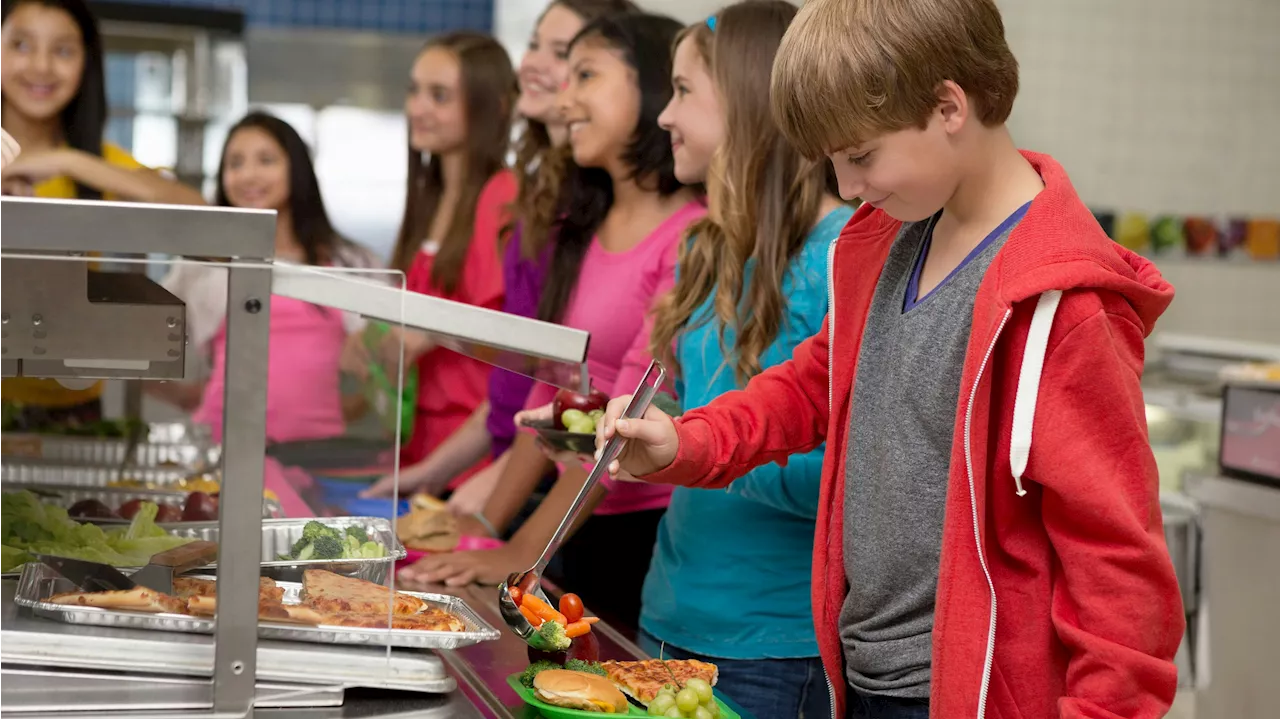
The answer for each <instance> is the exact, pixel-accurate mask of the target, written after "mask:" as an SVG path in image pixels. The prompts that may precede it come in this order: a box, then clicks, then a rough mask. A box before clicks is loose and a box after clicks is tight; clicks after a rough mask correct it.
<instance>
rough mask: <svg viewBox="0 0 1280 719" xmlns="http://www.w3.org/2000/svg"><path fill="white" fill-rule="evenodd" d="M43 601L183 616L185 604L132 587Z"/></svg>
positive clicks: (53, 597) (71, 594)
mask: <svg viewBox="0 0 1280 719" xmlns="http://www.w3.org/2000/svg"><path fill="white" fill-rule="evenodd" d="M44 601H46V602H49V603H50V604H62V605H70V606H80V607H97V608H98V609H116V610H121V611H127V612H147V613H150V614H161V613H169V614H185V613H186V608H187V607H186V603H185V602H183V601H182V600H181V599H179V598H177V597H171V596H169V595H168V594H161V593H160V592H157V591H156V590H154V589H148V588H146V587H134V588H133V589H119V590H115V591H110V592H63V593H61V594H55V595H53V596H51V597H49V598H47V599H45V600H44Z"/></svg>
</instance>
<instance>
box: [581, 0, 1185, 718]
mask: <svg viewBox="0 0 1280 719" xmlns="http://www.w3.org/2000/svg"><path fill="white" fill-rule="evenodd" d="M1017 88H1018V75H1017V62H1016V61H1015V60H1014V58H1013V55H1012V54H1011V53H1010V51H1009V48H1008V45H1007V44H1006V42H1005V38H1004V26H1003V23H1002V21H1001V19H1000V14H999V11H998V10H997V9H996V7H995V5H994V3H993V2H991V0H936V1H934V2H919V1H918V0H811V1H810V2H808V3H806V4H805V5H804V8H803V9H802V10H801V11H800V13H799V15H797V17H796V19H795V21H794V23H793V24H792V26H791V28H790V30H788V32H787V35H786V37H785V38H784V40H783V42H782V47H781V49H780V50H779V52H778V57H777V61H776V63H775V65H774V70H773V83H772V102H773V108H774V114H775V117H776V119H777V121H778V124H779V125H780V127H781V128H782V129H783V132H784V133H786V134H787V136H788V138H789V139H790V140H791V141H792V142H793V143H795V145H796V146H797V147H798V148H800V149H801V151H802V152H805V153H806V154H807V155H809V156H811V157H814V158H817V157H820V156H822V155H826V156H827V157H828V158H829V159H830V161H831V162H832V164H833V165H834V166H835V170H836V174H837V176H838V179H839V181H840V191H841V194H842V195H843V196H844V197H846V198H852V197H860V198H862V199H863V200H864V201H865V202H866V204H865V205H864V206H863V207H862V208H861V209H860V210H859V211H858V212H857V213H856V214H855V216H854V217H853V219H852V220H851V221H850V222H849V224H848V225H847V226H846V227H845V229H844V231H843V232H842V233H841V235H840V237H839V238H838V239H837V240H836V242H835V243H834V244H833V245H832V247H831V258H830V262H831V268H830V277H831V278H832V282H831V298H830V306H831V310H830V313H829V314H828V317H827V326H826V327H825V331H824V332H822V333H821V334H819V335H817V336H815V337H813V338H811V339H809V340H808V341H807V342H805V343H804V344H802V345H801V346H800V347H798V348H797V349H796V352H795V355H794V356H793V358H792V360H791V361H790V362H788V363H786V364H784V365H780V366H778V367H775V368H774V369H772V370H770V371H768V372H765V373H763V374H761V375H760V376H758V377H757V378H756V379H755V380H753V381H752V382H751V383H750V384H749V385H748V386H747V388H746V390H744V391H741V392H735V393H731V394H728V395H724V396H722V397H721V398H720V399H718V400H717V401H715V402H713V403H711V404H710V405H709V406H707V407H704V408H702V409H699V410H696V411H692V412H689V413H688V414H685V415H684V416H683V417H681V418H679V419H678V420H675V421H673V420H671V419H670V418H669V417H667V416H666V415H664V414H662V413H661V412H660V411H658V410H656V409H650V410H649V411H648V412H647V413H646V415H645V417H644V418H643V419H641V420H631V421H626V420H623V421H616V424H615V420H616V419H617V417H618V416H619V415H620V414H621V411H622V409H623V408H624V407H625V404H626V402H627V399H628V398H622V399H618V400H615V401H614V402H612V403H611V404H610V408H609V412H608V415H607V417H606V421H605V422H604V423H603V424H602V428H601V433H602V436H601V440H603V439H605V438H607V437H608V436H611V435H612V434H613V433H614V432H615V431H616V432H617V433H618V434H621V435H622V436H624V437H627V438H628V439H629V440H630V441H629V442H628V444H627V447H626V449H625V451H624V453H623V455H622V456H621V458H620V460H619V461H618V462H617V463H615V464H614V465H613V466H612V467H611V468H610V469H611V471H614V472H615V474H619V473H620V474H624V475H625V474H631V475H633V476H635V477H640V478H642V479H643V480H645V481H649V482H659V483H668V484H680V485H684V486H691V487H723V486H725V485H727V484H728V483H730V482H732V481H733V480H734V479H735V478H736V477H738V476H740V475H742V474H744V473H746V472H747V471H748V470H750V469H751V468H752V467H754V466H757V465H760V464H763V463H766V462H785V461H786V458H787V457H788V456H789V455H791V454H794V453H798V452H807V451H809V450H811V449H813V448H815V447H817V446H818V445H819V444H821V443H822V442H823V441H825V442H826V452H827V455H826V461H825V464H824V467H823V473H824V478H823V479H824V481H823V485H822V487H823V488H822V493H821V499H820V505H819V506H820V508H819V512H820V514H819V516H818V525H817V533H816V535H815V537H816V539H815V543H814V562H813V567H814V576H813V613H814V619H815V622H816V625H817V630H818V642H819V645H820V647H821V650H822V657H823V662H824V665H825V667H826V672H827V678H828V679H829V681H830V682H831V685H832V692H833V695H834V696H833V699H834V706H835V707H836V711H835V716H836V717H857V718H859V719H861V718H863V717H867V718H874V719H900V718H901V719H916V718H917V717H934V718H935V719H958V718H961V717H978V718H979V719H981V718H982V717H984V716H990V717H999V718H1000V719H1020V718H1023V717H1025V718H1026V719H1031V718H1033V717H1034V718H1035V719H1042V718H1047V717H1065V718H1072V719H1074V718H1081V719H1083V718H1086V717H1087V718H1089V719H1102V718H1103V717H1130V718H1135V719H1136V718H1139V717H1141V718H1148V717H1149V718H1153V719H1154V718H1155V717H1160V716H1163V715H1164V713H1165V711H1166V709H1167V708H1168V707H1169V705H1170V704H1171V703H1172V701H1173V697H1174V692H1175V687H1176V670H1175V668H1174V664H1173V662H1172V658H1173V655H1174V652H1175V650H1176V649H1177V646H1178V643H1179V641H1180V639H1181V637H1182V632H1183V612H1182V605H1181V601H1180V595H1179V592H1178V587H1177V583H1176V579H1175V576H1174V571H1173V567H1172V564H1171V562H1170V560H1169V555H1168V552H1167V549H1166V547H1165V543H1164V534H1163V529H1162V525H1161V516H1160V508H1159V503H1158V482H1157V476H1156V467H1155V462H1154V460H1153V458H1152V454H1151V450H1150V447H1149V444H1148V441H1147V433H1146V421H1145V414H1144V403H1143V398H1142V389H1141V386H1140V379H1141V375H1142V366H1143V339H1144V337H1145V336H1146V335H1147V334H1148V333H1149V332H1150V331H1151V329H1152V326H1153V325H1154V323H1155V320H1156V318H1157V317H1159V316H1160V314H1161V312H1163V311H1164V309H1165V308H1166V307H1167V306H1168V304H1169V302H1170V301H1171V300H1172V298H1173V289H1172V287H1170V286H1169V284H1168V283H1166V282H1165V281H1164V280H1163V279H1162V278H1161V277H1160V275H1159V273H1158V272H1157V271H1156V270H1155V268H1154V267H1153V266H1152V265H1151V264H1150V263H1148V262H1146V261H1145V260H1143V259H1142V258H1141V257H1138V256H1137V255H1135V254H1133V253H1131V252H1129V251H1127V250H1125V249H1124V248H1122V247H1120V246H1119V245H1116V244H1115V243H1113V242H1111V241H1110V240H1109V239H1108V238H1107V237H1106V235H1105V234H1104V233H1103V232H1102V230H1101V228H1100V227H1099V226H1098V224H1097V222H1095V221H1094V219H1093V216H1092V215H1091V214H1090V213H1089V211H1088V210H1087V209H1086V208H1085V206H1084V205H1083V204H1082V203H1081V202H1080V199H1079V198H1078V197H1077V196H1076V193H1075V190H1074V189H1072V187H1071V184H1070V182H1069V181H1068V179H1067V176H1066V173H1065V172H1064V171H1063V169H1062V167H1061V166H1059V165H1058V164H1057V163H1056V162H1054V161H1053V160H1052V159H1051V158H1049V157H1047V156H1045V155H1038V154H1034V153H1029V152H1019V151H1018V150H1017V149H1016V147H1015V146H1014V144H1013V141H1012V139H1011V138H1010V135H1009V132H1008V130H1007V129H1006V127H1005V121H1006V119H1007V118H1008V116H1009V113H1010V110H1011V109H1012V105H1013V99H1014V96H1015V95H1016V94H1017ZM1033 436H1034V439H1035V442H1034V445H1033V444H1032V438H1033ZM997 609H998V610H999V611H998V612H997ZM997 618H998V621H997ZM770 719H772V718H770Z"/></svg>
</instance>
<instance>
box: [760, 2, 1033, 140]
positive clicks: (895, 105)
mask: <svg viewBox="0 0 1280 719" xmlns="http://www.w3.org/2000/svg"><path fill="white" fill-rule="evenodd" d="M946 80H951V81H953V82H955V83H956V84H957V85H959V86H960V88H961V89H963V90H964V91H965V94H966V95H968V97H969V101H970V103H971V104H972V107H973V114H974V116H975V117H977V118H978V120H980V121H981V122H982V123H983V124H984V125H987V126H994V125H999V124H1001V123H1003V122H1005V121H1006V120H1007V119H1008V118H1009V113H1010V111H1011V110H1012V109H1013V99H1014V97H1015V96H1016V95H1017V94H1018V61H1017V60H1015V59H1014V57H1013V53H1012V52H1010V50H1009V45H1008V44H1007V43H1006V42H1005V38H1004V23H1003V22H1002V21H1001V19H1000V11H999V10H997V9H996V6H995V2H993V0H810V1H809V2H806V3H805V4H804V7H803V8H801V10H800V13H799V14H798V15H796V19H795V22H793V23H792V24H791V27H790V29H788V30H787V34H786V36H785V37H784V38H783V39H782V46H781V47H780V48H779V49H778V57H777V60H776V61H775V62H774V65H773V78H772V90H771V95H772V101H773V116H774V119H775V121H776V122H777V123H778V127H779V129H781V130H782V132H783V133H784V134H786V136H787V137H788V138H789V139H790V140H791V142H792V143H794V144H795V146H796V148H797V149H799V150H800V152H802V153H804V154H805V156H807V157H810V158H818V157H821V156H822V155H825V154H828V153H831V152H835V151H837V150H842V149H845V148H850V147H856V146H858V145H861V144H862V143H865V142H867V141H868V140H871V139H873V138H875V137H877V136H879V135H882V134H885V133H888V132H896V131H898V130H903V129H906V128H909V127H916V128H923V127H924V125H925V123H926V122H927V121H928V118H929V114H930V113H931V112H932V111H933V109H934V108H935V107H937V104H938V94H937V91H938V87H939V86H940V85H941V84H942V83H943V81H946Z"/></svg>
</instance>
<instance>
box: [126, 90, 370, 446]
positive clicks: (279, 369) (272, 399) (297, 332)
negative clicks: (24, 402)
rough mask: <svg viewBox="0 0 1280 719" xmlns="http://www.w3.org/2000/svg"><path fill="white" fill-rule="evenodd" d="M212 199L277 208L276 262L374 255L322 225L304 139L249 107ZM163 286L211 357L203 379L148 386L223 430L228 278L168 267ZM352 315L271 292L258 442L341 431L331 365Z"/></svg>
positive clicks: (324, 219)
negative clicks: (263, 429)
mask: <svg viewBox="0 0 1280 719" xmlns="http://www.w3.org/2000/svg"><path fill="white" fill-rule="evenodd" d="M217 204H218V205H220V206H223V207H244V208H251V209H258V210H275V211H276V243H275V257H276V259H277V260H278V261H284V262H289V263H294V264H306V265H317V266H326V267H345V268H360V269H368V268H373V267H376V266H377V265H378V264H379V263H378V261H377V258H376V257H374V256H373V255H372V253H370V252H368V251H367V250H365V249H364V248H362V247H360V246H359V245H356V244H355V243H353V242H350V241H349V240H346V239H344V238H343V237H342V236H340V235H339V234H338V233H337V232H336V231H335V230H334V229H333V225H332V224H331V223H330V222H329V216H328V213H327V212H326V211H325V207H324V200H323V198H322V197H321V195H320V184H319V182H318V181H317V180H316V174H315V169H314V167H313V166H312V163H311V156H310V153H309V152H308V150H307V146H306V143H305V142H303V140H302V138H301V137H300V136H299V135H298V133H297V131H295V130H294V129H293V128H292V127H290V126H289V124H288V123H286V122H284V121H283V120H280V119H279V118H276V117H274V116H271V115H268V114H266V113H263V112H252V113H250V114H249V115H247V116H245V117H244V119H242V120H240V121H239V122H238V123H236V124H235V125H234V126H233V127H232V128H231V130H230V132H228V133H227V142H226V146H225V147H224V148H223V151H222V162H221V164H220V165H219V167H218V196H217ZM163 284H164V286H165V287H166V288H167V289H168V290H169V291H170V292H172V293H174V294H175V295H177V296H178V297H180V298H181V299H182V300H183V301H184V302H186V304H187V336H188V338H189V340H190V342H191V344H192V346H194V347H196V348H197V349H200V350H202V351H205V352H208V353H209V354H210V355H211V357H212V360H213V371H212V373H211V375H210V378H209V381H208V382H204V383H193V382H181V383H174V382H148V383H146V385H145V387H146V388H147V390H148V392H150V393H152V394H155V395H157V396H159V397H161V398H162V399H166V400H168V401H170V402H172V403H174V404H176V405H178V406H179V407H182V408H184V409H188V410H193V414H192V418H193V419H194V420H195V421H196V422H198V423H201V424H204V425H207V426H208V427H209V428H210V430H211V431H212V432H213V434H214V436H215V437H218V436H220V435H221V433H222V424H223V422H222V420H223V417H222V403H223V388H224V386H225V372H226V349H227V345H226V342H227V338H226V322H225V320H226V304H227V274H226V271H225V270H222V269H219V268H216V267H209V266H207V265H188V264H182V265H176V266H175V267H174V269H173V271H172V272H171V273H170V274H169V276H168V277H166V278H165V280H164V283H163ZM361 326H362V323H361V322H360V320H359V318H358V317H354V316H352V315H346V314H344V313H341V312H338V311H335V310H332V309H330V308H325V307H320V306H317V305H313V304H311V303H308V302H302V301H300V300H295V299H291V298H288V297H281V296H274V297H272V298H271V338H270V348H269V350H270V351H269V352H268V366H267V439H268V441H271V442H292V441H299V440H308V439H327V438H331V437H337V436H340V435H341V434H343V432H344V430H345V423H344V421H343V420H344V417H343V405H342V395H341V391H340V389H339V368H338V362H339V358H340V356H341V353H342V348H343V345H344V343H345V341H346V338H347V336H348V334H349V333H350V332H353V331H355V330H357V329H359V328H360V327H361Z"/></svg>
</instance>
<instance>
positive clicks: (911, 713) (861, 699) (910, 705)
mask: <svg viewBox="0 0 1280 719" xmlns="http://www.w3.org/2000/svg"><path fill="white" fill-rule="evenodd" d="M845 717H846V719H929V700H927V699H895V698H893V697H880V696H874V695H871V694H860V693H858V691H857V690H855V689H850V690H849V710H848V711H847V712H845Z"/></svg>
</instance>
